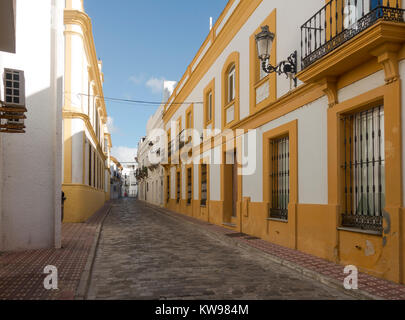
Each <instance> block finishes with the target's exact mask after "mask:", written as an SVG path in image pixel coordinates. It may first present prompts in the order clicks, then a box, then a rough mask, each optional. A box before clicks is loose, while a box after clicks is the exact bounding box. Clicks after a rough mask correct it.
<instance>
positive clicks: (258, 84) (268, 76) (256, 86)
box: [253, 74, 270, 89]
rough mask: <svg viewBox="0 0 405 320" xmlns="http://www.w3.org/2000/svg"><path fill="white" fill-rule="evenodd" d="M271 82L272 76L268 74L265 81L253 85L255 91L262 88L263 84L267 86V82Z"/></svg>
mask: <svg viewBox="0 0 405 320" xmlns="http://www.w3.org/2000/svg"><path fill="white" fill-rule="evenodd" d="M269 80H270V74H268V75H267V76H265V77H264V78H263V79H261V80H259V81H257V82H256V83H255V84H254V85H253V87H254V88H255V89H257V88H259V87H261V86H262V85H263V84H265V83H266V82H268V81H269Z"/></svg>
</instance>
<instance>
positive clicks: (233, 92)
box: [222, 52, 240, 129]
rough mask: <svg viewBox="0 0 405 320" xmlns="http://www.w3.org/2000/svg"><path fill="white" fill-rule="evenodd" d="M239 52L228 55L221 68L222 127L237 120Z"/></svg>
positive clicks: (228, 125) (224, 127) (226, 126)
mask: <svg viewBox="0 0 405 320" xmlns="http://www.w3.org/2000/svg"><path fill="white" fill-rule="evenodd" d="M239 56H240V55H239V52H233V53H231V54H230V55H229V57H228V59H227V61H226V62H225V64H224V68H223V69H222V128H223V129H226V128H229V127H230V126H231V125H232V124H234V123H235V122H237V121H239V113H240V112H239Z"/></svg>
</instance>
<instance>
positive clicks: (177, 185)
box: [176, 172, 181, 203]
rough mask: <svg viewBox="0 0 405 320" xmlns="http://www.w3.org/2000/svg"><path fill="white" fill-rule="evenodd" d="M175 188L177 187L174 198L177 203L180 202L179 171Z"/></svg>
mask: <svg viewBox="0 0 405 320" xmlns="http://www.w3.org/2000/svg"><path fill="white" fill-rule="evenodd" d="M176 182H177V183H176V187H177V188H176V189H177V197H176V200H177V203H179V202H180V186H181V185H180V172H177V180H176Z"/></svg>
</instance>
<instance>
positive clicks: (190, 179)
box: [187, 168, 193, 205]
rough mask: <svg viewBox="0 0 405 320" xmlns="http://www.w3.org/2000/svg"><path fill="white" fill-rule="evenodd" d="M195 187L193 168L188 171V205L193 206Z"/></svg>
mask: <svg viewBox="0 0 405 320" xmlns="http://www.w3.org/2000/svg"><path fill="white" fill-rule="evenodd" d="M192 188H193V185H192V172H191V168H188V169H187V204H188V205H191V200H192V194H193V191H192Z"/></svg>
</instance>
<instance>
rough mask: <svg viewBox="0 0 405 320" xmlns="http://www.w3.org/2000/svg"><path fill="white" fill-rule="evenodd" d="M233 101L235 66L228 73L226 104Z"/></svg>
mask: <svg viewBox="0 0 405 320" xmlns="http://www.w3.org/2000/svg"><path fill="white" fill-rule="evenodd" d="M233 100H235V65H233V66H231V68H230V70H229V73H228V102H229V103H230V102H232V101H233Z"/></svg>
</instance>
